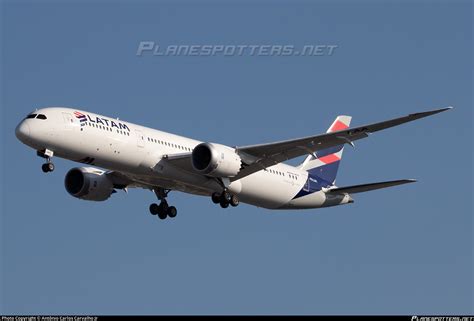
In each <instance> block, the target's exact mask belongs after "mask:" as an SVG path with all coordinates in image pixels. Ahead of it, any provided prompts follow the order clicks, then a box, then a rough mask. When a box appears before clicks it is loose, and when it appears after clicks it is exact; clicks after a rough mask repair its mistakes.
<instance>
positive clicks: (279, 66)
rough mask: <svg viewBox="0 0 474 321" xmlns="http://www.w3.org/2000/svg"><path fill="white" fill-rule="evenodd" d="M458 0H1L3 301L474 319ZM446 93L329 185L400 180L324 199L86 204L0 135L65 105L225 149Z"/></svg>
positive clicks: (347, 157) (25, 306) (12, 306)
mask: <svg viewBox="0 0 474 321" xmlns="http://www.w3.org/2000/svg"><path fill="white" fill-rule="evenodd" d="M472 9H473V8H472V3H470V2H468V1H464V2H462V1H454V2H448V1H436V2H425V1H418V2H416V1H415V2H404V1H393V2H392V1H390V2H389V1H384V2H381V3H376V2H373V1H358V2H349V1H335V2H329V1H316V2H310V1H297V2H292V1H276V2H273V3H272V2H267V1H257V2H255V3H251V2H247V1H227V2H224V3H218V2H214V1H201V2H200V3H195V2H188V1H178V2H175V3H172V2H167V1H166V2H151V1H142V2H132V1H130V2H126V1H119V2H115V3H112V2H109V1H102V2H99V1H97V2H86V3H79V2H73V1H68V2H67V3H60V2H56V1H52V2H44V1H43V2H40V1H37V2H34V3H33V2H28V1H19V2H14V1H3V2H2V4H1V10H2V12H1V14H2V16H1V17H2V18H1V21H2V38H1V39H2V40H1V42H2V56H1V68H2V69H1V75H2V81H1V99H2V100H1V106H2V107H1V109H0V110H1V113H2V114H1V115H0V116H1V119H2V122H3V123H2V131H1V133H2V143H3V144H2V147H3V148H2V157H1V158H0V162H1V168H2V171H1V175H2V182H3V184H2V185H1V186H0V189H1V193H0V195H1V198H2V199H1V204H2V210H1V235H2V237H1V256H0V262H1V265H0V268H1V290H2V291H1V293H0V295H1V297H0V304H1V305H0V312H1V313H2V314H4V313H13V314H40V313H42V314H51V313H59V314H73V313H74V314H85V313H93V314H175V313H178V314H242V313H243V314H332V313H337V314H372V313H374V314H391V313H397V314H423V313H425V314H428V313H429V314H442V313H447V314H466V313H471V314H472V313H473V312H474V309H473V301H474V299H473V272H472V271H473V238H472V234H473V220H472V213H473V203H472V195H473V191H472V178H473V176H472V145H473V142H472V134H473V133H472V103H473V99H472V88H473V83H472V70H473V65H472V54H473V52H472V12H473V11H472ZM140 41H155V42H157V43H159V44H163V45H168V44H189V45H192V44H293V45H295V46H302V45H305V44H335V45H337V46H338V47H337V49H336V51H335V52H334V54H333V55H332V56H327V55H326V56H314V57H255V56H253V57H252V56H243V57H224V56H216V57H183V56H180V57H154V56H151V55H145V56H142V57H137V56H136V55H135V53H136V50H137V46H138V43H139V42H140ZM449 105H452V106H455V109H454V110H453V111H450V112H446V113H443V114H440V115H436V116H433V117H430V118H427V119H423V120H420V121H417V122H415V123H410V124H407V125H404V126H401V127H397V128H394V129H390V130H387V131H384V132H379V133H377V134H374V135H372V136H371V137H370V138H368V139H365V140H363V141H358V142H357V143H356V147H355V149H351V148H347V149H346V151H345V154H344V158H343V161H342V163H341V166H340V169H339V175H338V180H337V182H338V185H341V186H343V185H352V184H358V183H365V182H374V181H380V180H390V179H398V178H416V179H418V180H419V182H418V183H416V184H410V185H406V186H401V187H395V188H392V189H386V190H381V191H374V192H371V193H365V194H358V195H356V196H355V197H354V198H355V203H354V204H351V205H348V206H341V207H335V208H330V209H322V210H307V211H278V212H272V211H269V210H265V209H260V208H256V207H252V206H248V205H244V204H242V205H240V206H239V207H238V208H235V209H229V210H222V209H221V208H220V207H217V206H215V205H214V204H212V202H211V201H210V199H208V198H202V197H197V196H189V195H184V194H181V193H172V194H170V198H169V201H170V202H171V203H172V204H174V205H176V206H177V207H178V210H179V213H178V217H177V218H175V219H173V220H165V221H160V220H158V219H157V218H156V217H152V216H151V215H150V214H149V213H148V205H149V204H150V203H151V202H154V201H155V199H154V195H153V194H152V193H151V192H148V191H144V190H132V191H130V192H129V194H128V195H127V194H125V193H122V192H120V193H118V194H115V195H113V197H112V198H111V199H110V200H108V201H106V202H101V203H94V202H86V201H81V200H78V199H74V198H73V197H71V196H69V195H68V194H67V192H66V191H65V189H64V186H63V179H64V175H65V173H66V172H67V171H68V170H69V169H70V168H71V167H73V166H77V164H74V163H72V162H70V161H66V160H61V159H56V160H55V164H56V170H55V172H54V173H52V174H48V175H45V174H43V173H42V172H41V170H40V165H41V163H42V161H41V159H39V158H38V157H36V156H35V153H34V151H33V150H30V149H29V148H27V147H26V146H24V145H22V144H21V143H20V142H19V141H18V140H17V139H16V138H15V136H14V128H15V126H16V125H17V123H18V122H19V121H20V120H21V119H22V117H24V115H25V114H27V113H28V112H30V111H31V110H33V109H34V108H36V107H42V106H71V107H77V108H81V109H84V110H89V111H93V112H97V113H100V114H104V115H109V116H114V117H120V118H121V119H126V120H128V121H131V122H135V123H140V124H143V125H146V126H150V127H155V128H159V129H161V130H165V131H170V132H173V133H177V134H181V135H185V136H190V137H194V138H197V139H200V140H203V141H211V142H218V143H224V144H229V145H246V144H255V143H263V142H270V141H274V140H280V139H287V138H294V137H299V136H306V135H310V134H314V133H320V132H324V131H325V130H326V128H327V127H328V125H329V124H330V123H331V121H332V120H333V119H334V118H335V116H337V115H339V114H349V115H352V116H353V122H352V124H353V125H361V124H364V123H369V122H374V121H379V120H384V119H387V118H391V117H396V116H400V115H404V114H407V113H410V112H416V111H421V110H427V109H432V108H438V107H444V106H449Z"/></svg>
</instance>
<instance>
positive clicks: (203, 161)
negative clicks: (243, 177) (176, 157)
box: [192, 143, 242, 177]
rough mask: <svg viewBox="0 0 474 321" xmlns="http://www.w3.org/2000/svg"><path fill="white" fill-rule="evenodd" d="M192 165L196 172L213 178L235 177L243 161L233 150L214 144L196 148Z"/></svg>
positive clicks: (203, 144) (204, 144) (202, 144)
mask: <svg viewBox="0 0 474 321" xmlns="http://www.w3.org/2000/svg"><path fill="white" fill-rule="evenodd" d="M192 163H193V168H194V170H195V171H197V172H199V173H202V174H204V175H208V176H213V177H234V176H235V175H237V174H238V173H239V172H240V167H241V166H242V160H241V159H240V156H239V155H237V153H236V152H235V150H234V149H233V148H230V147H228V146H224V145H220V144H213V143H201V144H199V145H197V146H196V147H194V150H193V155H192Z"/></svg>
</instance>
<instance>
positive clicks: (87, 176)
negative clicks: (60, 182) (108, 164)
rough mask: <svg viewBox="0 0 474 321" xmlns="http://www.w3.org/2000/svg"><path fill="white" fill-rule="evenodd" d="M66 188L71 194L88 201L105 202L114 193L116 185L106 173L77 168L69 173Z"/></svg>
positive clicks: (65, 180)
mask: <svg viewBox="0 0 474 321" xmlns="http://www.w3.org/2000/svg"><path fill="white" fill-rule="evenodd" d="M64 186H65V187H66V190H67V192H68V193H69V194H71V195H72V196H74V197H77V198H80V199H83V200H87V201H105V200H106V199H108V198H109V197H110V195H112V193H114V184H113V183H112V181H111V180H110V179H109V178H108V177H107V175H105V171H103V170H100V169H97V168H93V167H76V168H72V169H71V170H69V172H67V174H66V178H65V179H64Z"/></svg>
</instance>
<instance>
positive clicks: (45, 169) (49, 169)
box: [36, 149, 54, 173]
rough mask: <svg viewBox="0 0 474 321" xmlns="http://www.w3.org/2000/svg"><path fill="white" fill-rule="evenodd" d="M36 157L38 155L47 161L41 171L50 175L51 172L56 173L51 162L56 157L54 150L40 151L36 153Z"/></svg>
mask: <svg viewBox="0 0 474 321" xmlns="http://www.w3.org/2000/svg"><path fill="white" fill-rule="evenodd" d="M36 155H38V156H39V157H41V158H45V159H46V163H44V164H43V165H41V170H42V171H43V172H44V173H49V172H52V171H54V164H53V163H52V161H51V159H52V158H53V155H54V152H53V151H52V150H49V149H44V150H39V151H37V152H36Z"/></svg>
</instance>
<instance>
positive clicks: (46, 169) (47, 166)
mask: <svg viewBox="0 0 474 321" xmlns="http://www.w3.org/2000/svg"><path fill="white" fill-rule="evenodd" d="M41 170H42V171H43V172H44V173H48V172H52V171H54V164H53V163H46V164H43V165H41Z"/></svg>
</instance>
